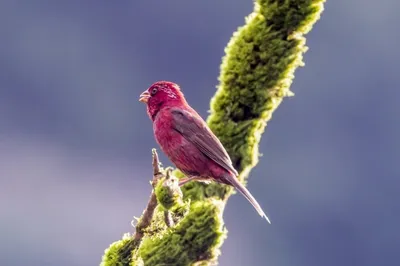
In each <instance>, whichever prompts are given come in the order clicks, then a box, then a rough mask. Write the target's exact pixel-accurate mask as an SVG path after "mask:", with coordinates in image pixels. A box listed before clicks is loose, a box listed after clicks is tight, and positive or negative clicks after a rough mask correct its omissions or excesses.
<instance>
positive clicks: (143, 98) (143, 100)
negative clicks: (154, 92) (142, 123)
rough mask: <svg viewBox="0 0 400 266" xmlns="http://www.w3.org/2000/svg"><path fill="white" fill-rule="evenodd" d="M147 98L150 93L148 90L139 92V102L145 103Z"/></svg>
mask: <svg viewBox="0 0 400 266" xmlns="http://www.w3.org/2000/svg"><path fill="white" fill-rule="evenodd" d="M149 98H150V93H149V92H148V91H144V92H142V94H140V96H139V102H142V103H147V101H148V100H149Z"/></svg>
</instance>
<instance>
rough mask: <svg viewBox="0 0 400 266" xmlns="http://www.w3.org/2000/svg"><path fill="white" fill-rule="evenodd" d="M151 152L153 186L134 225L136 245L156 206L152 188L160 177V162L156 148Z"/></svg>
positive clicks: (148, 224)
mask: <svg viewBox="0 0 400 266" xmlns="http://www.w3.org/2000/svg"><path fill="white" fill-rule="evenodd" d="M152 154H153V180H152V182H151V185H152V186H153V191H152V192H151V196H150V199H149V202H148V203H147V207H146V209H145V210H144V212H143V215H142V218H141V219H140V220H139V222H138V223H137V225H136V233H135V236H134V240H135V242H136V243H137V245H139V244H140V242H141V240H142V238H143V235H144V230H145V229H146V228H147V227H149V226H150V223H151V220H152V219H153V214H154V210H155V208H156V207H157V198H156V194H155V193H154V188H155V187H156V185H157V183H158V181H159V180H160V179H161V178H162V173H161V171H160V162H159V161H158V154H157V151H156V149H153V150H152Z"/></svg>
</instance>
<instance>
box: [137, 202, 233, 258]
mask: <svg viewBox="0 0 400 266" xmlns="http://www.w3.org/2000/svg"><path fill="white" fill-rule="evenodd" d="M222 209H223V202H222V201H216V200H205V201H198V202H195V203H193V204H192V205H191V207H190V212H189V214H188V215H186V216H185V217H184V218H183V219H182V221H181V222H180V223H179V224H178V225H177V226H176V227H174V228H172V229H169V230H167V231H166V232H165V233H164V234H163V236H162V237H150V238H146V239H145V240H144V241H143V243H142V245H141V247H140V249H139V254H140V257H141V258H142V259H143V261H144V264H145V265H148V266H151V265H163V264H170V265H177V266H178V265H190V264H191V263H193V262H195V261H197V260H198V259H199V258H201V257H202V256H204V257H205V258H211V257H215V256H217V255H218V251H217V250H218V247H219V246H220V245H221V243H222V240H223V238H224V237H225V235H226V232H224V230H223V221H222V217H221V216H222ZM210 252H211V253H210Z"/></svg>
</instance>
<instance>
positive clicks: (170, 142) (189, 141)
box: [139, 81, 270, 223]
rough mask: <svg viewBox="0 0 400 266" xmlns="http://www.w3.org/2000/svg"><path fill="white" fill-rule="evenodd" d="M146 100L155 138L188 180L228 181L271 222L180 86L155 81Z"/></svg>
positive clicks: (145, 94) (145, 96)
mask: <svg viewBox="0 0 400 266" xmlns="http://www.w3.org/2000/svg"><path fill="white" fill-rule="evenodd" d="M139 101H141V102H144V103H147V114H148V115H149V117H150V119H151V120H152V121H153V130H154V135H155V138H156V141H157V142H158V144H159V145H160V147H161V149H162V151H163V152H164V153H165V154H166V155H167V156H168V158H169V159H170V160H171V161H172V162H173V163H174V164H175V166H176V167H177V168H178V169H179V170H181V171H182V172H183V173H184V174H185V175H186V176H187V178H184V179H181V181H180V185H183V184H185V183H186V182H188V181H191V180H197V181H210V180H214V181H216V182H219V183H222V184H227V185H231V186H233V187H235V188H236V189H237V190H239V191H240V192H241V193H242V194H243V196H244V197H245V198H246V199H247V200H248V201H249V202H250V203H251V204H252V205H253V206H254V208H255V209H256V210H257V212H258V213H259V214H260V215H261V216H262V217H265V219H266V220H267V221H268V222H269V223H270V221H269V219H268V217H267V216H266V215H265V213H264V211H263V210H262V209H261V207H260V205H259V204H258V202H257V201H256V199H255V198H254V197H253V196H252V195H251V193H250V192H249V191H248V190H247V189H246V187H244V186H243V185H242V184H241V183H240V181H239V180H238V179H237V176H238V172H237V171H236V170H235V168H234V167H233V166H232V161H231V159H230V157H229V155H228V153H227V152H226V150H225V148H224V147H223V146H222V144H221V142H220V141H219V139H218V138H217V137H216V136H215V135H214V133H213V132H212V131H211V130H210V128H209V127H208V126H207V124H206V122H205V121H204V120H203V119H202V118H201V117H200V115H199V114H198V113H197V112H196V111H195V110H194V109H193V108H192V107H190V106H189V104H188V103H187V102H186V100H185V97H184V96H183V93H182V91H181V90H180V88H179V86H178V85H177V84H175V83H173V82H169V81H158V82H156V83H154V84H153V85H151V86H150V88H149V89H147V90H146V91H144V92H143V93H142V94H141V95H140V99H139Z"/></svg>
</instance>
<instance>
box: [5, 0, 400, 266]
mask: <svg viewBox="0 0 400 266" xmlns="http://www.w3.org/2000/svg"><path fill="white" fill-rule="evenodd" d="M399 8H400V4H399V2H398V1H395V0H387V1H381V2H378V1H372V0H354V1H328V3H327V4H326V10H325V12H324V14H323V16H322V19H321V20H320V21H319V22H318V23H317V24H316V26H315V28H314V29H313V31H312V32H311V33H310V34H309V35H308V41H307V44H308V46H309V47H310V50H309V51H308V52H307V54H306V55H305V63H306V67H304V68H301V69H299V70H298V71H297V72H296V79H295V82H294V84H293V86H292V90H293V91H294V92H295V93H296V97H294V98H290V99H286V101H284V103H283V104H282V105H281V106H280V107H279V109H278V110H277V112H276V113H275V115H274V117H273V119H272V121H271V122H270V123H269V125H268V129H267V131H266V134H264V137H263V140H262V143H261V147H260V151H261V152H262V153H263V157H261V158H260V163H259V165H258V167H257V168H256V169H255V170H254V171H253V172H252V173H251V178H250V182H249V188H250V190H251V191H252V192H253V194H254V195H255V196H256V198H258V200H259V201H260V202H261V204H262V206H263V207H264V208H265V209H266V210H267V212H268V214H269V215H270V217H271V219H272V222H273V225H272V226H269V225H267V224H266V222H265V220H262V219H260V217H259V216H258V215H257V214H256V213H255V212H254V210H253V209H252V207H251V206H250V205H249V204H248V203H247V202H246V201H245V200H244V199H243V198H242V197H240V196H238V195H236V196H234V197H232V198H231V200H230V201H229V204H228V206H227V209H226V212H225V220H226V224H227V228H228V229H229V237H228V239H227V241H226V242H225V244H224V246H223V248H222V256H221V257H220V265H233V266H236V265H276V266H289V265H290V266H292V265H299V266H310V265H312V266H314V265H315V266H319V265H325V266H329V265H343V266H344V265H399V263H400V262H399V259H400V255H399V248H400V233H399V229H398V226H399V224H400V207H399V205H400V204H399V200H400V196H399V195H398V193H399V187H400V181H399V176H400V171H399V166H398V165H399V157H400V153H399V148H400V144H399V139H398V137H399V136H400V123H399V112H400V105H399V97H400V92H399V85H400V82H399V66H398V62H399V60H400V56H399V52H398V44H399V42H400V35H399V30H398V25H399V24H400V19H399V16H398V10H399ZM251 10H252V1H250V0H248V1H232V0H220V1H212V0H207V1H175V0H174V1H172V0H171V1H162V0H158V1H132V0H131V1H28V0H27V1H12V0H3V1H1V2H0V38H1V39H0V208H1V210H0V235H1V241H0V259H1V263H0V264H1V265H4V266H14V265H15V266H17V265H18V266H20V265H21V266H22V265H33V266H39V265H52V266H53V265H58V266H67V265H68V266H69V265H77V266H80V265H82V266H88V265H98V264H99V262H100V259H101V256H102V254H103V250H104V249H105V248H107V247H108V245H109V244H110V243H112V242H113V241H115V240H117V239H120V237H121V236H122V233H124V232H128V231H132V228H131V226H130V221H131V219H132V216H133V215H136V216H139V215H140V213H141V211H142V210H143V208H144V206H145V204H146V202H147V199H148V195H149V193H150V186H149V183H148V182H149V180H150V178H151V167H150V156H151V154H150V152H151V148H152V147H156V144H155V142H154V140H153V133H152V127H151V123H150V121H149V120H148V117H147V116H146V113H145V106H144V105H142V104H140V103H139V102H138V101H137V99H138V95H139V94H140V93H141V92H142V91H143V90H144V89H146V88H147V87H148V86H149V85H150V84H151V83H152V82H154V81H156V80H160V79H168V80H172V81H175V82H177V83H179V84H180V85H181V87H182V89H183V91H184V92H185V94H186V96H187V99H188V101H189V103H191V104H192V105H193V106H194V108H195V109H197V110H198V111H199V112H200V114H201V115H202V116H203V117H206V116H207V110H208V108H209V99H210V97H211V96H212V95H213V94H214V92H215V85H216V84H217V76H218V73H219V64H220V61H221V56H222V55H223V49H224V47H225V45H226V43H227V42H228V40H229V38H230V37H231V34H232V32H233V31H234V30H235V29H236V28H237V27H238V26H240V25H242V24H243V21H244V20H243V18H244V16H245V15H247V14H248V13H250V12H251ZM162 159H163V162H164V164H167V165H168V164H170V163H169V162H168V160H167V159H165V157H164V156H163V157H162Z"/></svg>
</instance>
